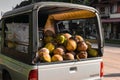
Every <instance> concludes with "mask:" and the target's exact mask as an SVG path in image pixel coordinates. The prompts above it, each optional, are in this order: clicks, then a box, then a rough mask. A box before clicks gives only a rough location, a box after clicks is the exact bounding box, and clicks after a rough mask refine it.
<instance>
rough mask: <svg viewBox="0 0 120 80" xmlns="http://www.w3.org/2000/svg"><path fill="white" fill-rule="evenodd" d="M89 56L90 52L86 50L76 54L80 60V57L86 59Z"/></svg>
mask: <svg viewBox="0 0 120 80" xmlns="http://www.w3.org/2000/svg"><path fill="white" fill-rule="evenodd" d="M87 56H88V54H87V52H86V51H81V52H79V53H78V54H77V55H76V57H77V59H78V60H80V59H86V58H87Z"/></svg>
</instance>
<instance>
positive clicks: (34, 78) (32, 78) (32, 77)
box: [28, 69, 38, 80]
mask: <svg viewBox="0 0 120 80" xmlns="http://www.w3.org/2000/svg"><path fill="white" fill-rule="evenodd" d="M28 80H38V70H37V69H35V70H31V71H30V73H29V78H28Z"/></svg>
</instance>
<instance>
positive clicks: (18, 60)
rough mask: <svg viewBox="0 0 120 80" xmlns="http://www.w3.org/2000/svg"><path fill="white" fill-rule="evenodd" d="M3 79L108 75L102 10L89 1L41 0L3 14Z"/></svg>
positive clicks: (74, 79)
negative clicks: (58, 0) (104, 59)
mask: <svg viewBox="0 0 120 80" xmlns="http://www.w3.org/2000/svg"><path fill="white" fill-rule="evenodd" d="M1 26H2V32H1V52H0V69H1V71H2V80H102V78H103V60H102V56H103V48H104V44H103V42H104V41H103V35H102V27H101V26H102V25H101V21H100V16H99V12H98V11H97V10H96V9H94V8H92V7H89V6H84V5H78V4H72V3H63V2H38V3H34V4H30V5H27V6H24V7H20V8H16V9H13V10H12V11H8V12H6V13H5V14H4V15H3V16H2V19H1Z"/></svg>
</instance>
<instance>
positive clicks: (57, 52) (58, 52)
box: [53, 47, 65, 55]
mask: <svg viewBox="0 0 120 80" xmlns="http://www.w3.org/2000/svg"><path fill="white" fill-rule="evenodd" d="M64 53H65V52H64V50H63V49H62V48H59V47H58V48H56V49H54V51H53V54H59V55H63V54H64Z"/></svg>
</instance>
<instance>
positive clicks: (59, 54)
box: [33, 30, 98, 63]
mask: <svg viewBox="0 0 120 80" xmlns="http://www.w3.org/2000/svg"><path fill="white" fill-rule="evenodd" d="M43 40H44V45H43V47H42V48H40V49H39V50H38V51H37V53H36V57H35V59H34V60H33V62H34V63H36V62H56V61H63V60H75V59H77V60H80V59H86V58H88V55H90V56H92V57H96V56H97V55H98V53H97V51H96V50H95V49H92V48H91V43H90V42H88V41H85V40H84V39H83V37H82V36H80V35H74V36H73V35H71V34H69V33H60V34H56V35H55V34H54V33H53V32H52V31H49V30H48V31H46V32H45V33H44V39H43Z"/></svg>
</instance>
